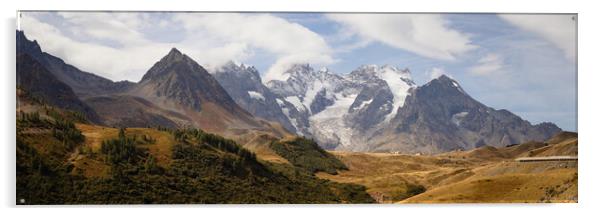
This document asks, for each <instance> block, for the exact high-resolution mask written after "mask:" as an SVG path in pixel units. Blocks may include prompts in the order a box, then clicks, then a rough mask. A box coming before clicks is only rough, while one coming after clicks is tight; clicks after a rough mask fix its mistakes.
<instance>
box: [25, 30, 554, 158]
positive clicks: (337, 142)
mask: <svg viewBox="0 0 602 216" xmlns="http://www.w3.org/2000/svg"><path fill="white" fill-rule="evenodd" d="M17 53H18V54H19V53H24V54H27V55H28V56H31V58H32V59H33V60H35V61H36V62H39V64H40V65H41V66H43V67H44V68H46V69H47V71H48V72H49V74H51V75H52V76H54V77H56V79H57V80H58V81H60V82H61V83H64V84H65V85H66V86H68V87H70V88H71V89H72V90H73V92H74V94H75V95H76V96H75V97H74V98H75V99H77V100H79V101H80V102H81V104H83V105H84V106H89V107H92V109H93V111H96V112H95V113H99V114H101V115H99V119H100V120H101V121H102V122H104V123H107V124H108V125H112V126H120V127H146V126H163V127H177V128H187V127H197V128H202V129H203V130H206V131H209V132H212V133H218V134H221V135H223V136H227V137H239V138H241V137H245V134H253V133H254V132H253V131H261V132H262V133H270V134H273V135H275V136H276V137H282V136H285V135H288V134H289V132H290V133H294V134H297V135H300V136H306V137H309V138H312V139H314V140H315V141H316V142H317V143H318V144H320V145H321V146H322V147H323V148H327V149H337V150H345V151H378V152H383V151H384V152H387V151H403V152H421V153H439V152H444V151H449V150H455V149H471V148H476V147H480V146H483V145H491V146H498V147H499V146H505V145H509V144H514V143H522V142H527V141H530V140H537V141H541V140H545V139H548V138H549V137H551V136H552V135H553V134H555V133H557V132H559V131H560V128H558V127H557V126H556V125H554V124H552V123H542V124H538V125H531V124H530V123H529V122H528V121H525V120H523V119H521V118H520V117H518V116H516V115H514V114H512V113H511V112H509V111H507V110H496V109H493V108H490V107H487V106H485V105H483V104H481V103H479V102H478V101H476V100H474V99H473V98H472V97H470V96H469V95H468V94H467V93H466V92H465V91H464V90H463V89H462V87H461V86H460V84H459V83H458V82H457V81H455V80H453V79H451V78H449V77H447V76H445V75H443V76H441V77H439V78H437V79H433V80H432V81H430V82H429V83H427V84H425V85H422V86H417V85H416V84H415V83H414V81H413V80H412V77H411V72H410V71H409V70H408V69H400V68H397V67H394V66H390V65H383V66H377V65H362V66H360V67H358V68H357V69H355V70H353V71H351V72H350V73H349V74H345V75H339V74H336V73H333V72H331V71H329V70H328V69H326V68H322V69H320V70H314V69H313V68H312V67H311V66H310V65H309V64H295V65H292V66H291V67H290V68H289V69H288V70H286V71H285V72H284V73H285V74H286V75H287V76H288V78H287V79H286V80H283V81H282V80H273V81H269V82H267V83H264V82H263V81H262V80H261V76H260V75H259V72H258V71H257V69H255V68H254V67H252V66H248V65H244V64H235V63H233V62H229V63H226V64H225V65H222V66H221V67H217V68H216V69H214V70H213V71H210V72H209V71H207V70H206V69H205V68H204V67H203V66H201V65H199V64H198V63H197V62H196V61H194V60H193V59H192V58H190V57H189V56H187V55H185V54H183V53H181V52H180V51H179V50H177V49H175V48H173V49H172V50H170V51H169V53H168V54H167V55H166V56H164V57H163V58H161V59H160V60H159V61H157V62H156V63H155V64H154V65H153V66H152V67H151V68H150V69H149V70H148V71H147V73H146V74H145V75H144V76H143V78H142V79H141V81H140V82H138V83H132V82H127V81H124V82H113V81H111V80H108V79H105V78H102V77H100V76H97V75H94V74H91V73H87V72H83V71H81V70H79V69H77V68H75V67H73V66H71V65H68V64H66V63H65V62H64V61H63V60H61V59H60V58H57V57H54V56H52V55H50V54H48V53H45V52H42V51H41V48H40V46H39V45H38V44H37V42H36V41H29V40H28V39H27V38H26V37H25V35H24V33H23V32H21V31H17ZM78 98H79V99H78ZM80 99H81V100H80ZM82 101H83V102H82ZM74 103H75V102H74ZM265 120H268V121H272V122H268V121H265ZM281 126H282V128H281ZM287 131H288V132H287ZM247 138H248V137H247ZM247 138H244V139H247ZM249 139H252V137H251V138H249Z"/></svg>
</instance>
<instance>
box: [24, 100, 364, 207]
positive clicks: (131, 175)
mask: <svg viewBox="0 0 602 216" xmlns="http://www.w3.org/2000/svg"><path fill="white" fill-rule="evenodd" d="M20 101H21V102H23V101H24V99H21V100H20ZM43 109H44V106H43V105H40V104H34V103H21V104H20V106H19V107H18V111H24V112H28V113H33V112H40V111H43ZM41 113H42V114H41V115H40V116H41V117H40V118H41V119H43V120H36V122H38V121H39V122H42V123H35V124H34V123H31V122H29V121H18V122H20V123H18V124H17V131H18V133H17V140H18V143H17V160H18V161H17V168H18V169H17V170H18V171H17V199H25V200H26V203H25V204H68V203H69V204H75V203H79V204H84V203H98V204H101V203H104V204H108V203H358V202H359V203H370V202H373V200H372V198H371V197H370V196H369V195H368V194H367V193H365V188H364V187H363V186H360V185H353V184H341V183H336V182H331V181H327V180H322V179H318V178H316V177H315V176H313V174H312V173H310V172H307V171H306V170H304V169H301V168H298V167H293V166H291V165H290V163H288V162H282V161H280V163H278V162H274V161H272V160H264V159H258V160H256V159H255V155H254V154H252V153H248V151H246V150H244V149H240V147H236V144H234V143H233V142H232V141H228V140H227V139H224V138H221V137H219V136H213V137H214V138H213V139H211V140H207V139H204V138H203V140H205V141H201V140H200V139H201V138H200V137H201V136H199V137H197V134H199V133H198V132H196V133H193V132H191V131H180V132H175V131H163V130H157V129H151V128H127V129H126V130H125V137H127V138H128V139H133V137H136V141H134V143H135V151H134V152H133V153H131V155H130V156H129V158H131V159H129V160H128V161H122V162H118V163H116V164H114V163H111V162H110V160H108V155H107V154H105V153H103V152H102V151H101V149H102V148H101V144H102V142H103V141H105V140H115V139H117V138H118V134H119V130H118V129H115V128H109V127H102V126H98V125H90V124H86V123H84V122H82V123H77V124H76V125H75V126H74V127H73V128H74V129H75V130H78V131H81V134H83V136H85V140H83V141H78V142H76V143H75V144H74V145H73V146H72V147H68V146H67V145H65V144H64V142H63V141H61V140H59V139H58V138H56V137H54V135H53V132H52V128H53V127H55V126H53V124H54V123H53V122H54V121H53V119H52V117H51V116H47V115H45V114H44V113H43V112H41ZM66 113H68V112H66ZM18 119H19V117H18ZM178 133H179V136H176V134H178ZM143 137H144V138H148V137H152V139H151V140H152V141H146V139H143ZM202 137H206V136H205V135H203V136H202ZM260 141H263V140H262V139H255V141H254V142H260ZM228 142H230V143H232V144H229V145H226V144H225V143H228ZM220 143H223V144H220ZM233 145H234V146H233ZM229 146H230V147H229ZM263 146H268V145H267V144H264V145H263ZM264 150H265V149H264ZM272 154H274V153H272ZM278 160H284V161H286V160H285V159H282V158H281V159H278ZM149 162H152V163H149ZM149 164H151V165H149Z"/></svg>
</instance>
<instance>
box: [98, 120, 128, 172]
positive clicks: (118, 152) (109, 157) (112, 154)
mask: <svg viewBox="0 0 602 216" xmlns="http://www.w3.org/2000/svg"><path fill="white" fill-rule="evenodd" d="M135 143H136V137H133V138H128V137H126V136H125V129H123V128H120V129H119V135H118V136H117V138H116V139H109V140H103V141H102V144H101V145H100V152H101V153H103V154H105V160H106V161H108V162H110V163H111V164H118V163H131V162H134V160H135V159H136V145H135Z"/></svg>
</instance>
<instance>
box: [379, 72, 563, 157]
mask: <svg viewBox="0 0 602 216" xmlns="http://www.w3.org/2000/svg"><path fill="white" fill-rule="evenodd" d="M560 131H561V129H560V128H558V127H557V126H556V125H554V124H552V123H542V124H538V125H531V124H530V123H529V122H528V121H525V120H523V119H521V118H520V117H518V116H516V115H514V114H512V113H511V112H509V111H507V110H495V109H493V108H490V107H487V106H485V105H483V104H481V103H479V102H478V101H476V100H474V99H473V98H472V97H470V96H469V95H468V94H466V92H464V90H463V89H462V88H461V87H460V85H459V84H458V83H457V82H456V81H455V80H452V79H451V78H449V77H447V76H445V75H443V76H441V77H439V78H437V79H434V80H432V81H431V82H429V83H427V84H425V85H424V86H421V87H418V88H416V89H413V90H412V92H411V94H410V96H409V97H408V98H407V99H406V103H405V105H404V106H403V107H402V108H400V110H399V112H398V114H397V116H396V117H395V118H394V119H393V120H392V122H391V124H390V128H389V130H388V133H387V134H388V136H391V137H392V138H397V137H403V138H404V139H405V140H411V142H403V141H401V142H397V143H398V146H391V145H387V146H388V147H387V148H392V149H399V150H404V151H412V149H414V150H413V151H423V152H425V153H435V152H442V151H450V150H455V149H472V148H477V147H480V146H483V145H490V146H497V147H502V146H506V145H509V144H515V143H523V142H527V141H531V140H542V141H543V140H546V139H548V138H550V137H551V136H553V135H554V134H556V133H558V132H560ZM416 146H418V147H416ZM421 147H422V148H421ZM378 148H379V147H376V149H378ZM384 149H385V148H382V150H384ZM419 149H420V150H419Z"/></svg>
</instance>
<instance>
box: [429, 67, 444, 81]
mask: <svg viewBox="0 0 602 216" xmlns="http://www.w3.org/2000/svg"><path fill="white" fill-rule="evenodd" d="M427 73H428V75H429V76H430V78H431V80H433V79H437V78H439V77H440V76H442V75H444V74H445V70H444V69H443V68H440V67H434V68H431V70H429V71H428V72H427Z"/></svg>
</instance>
